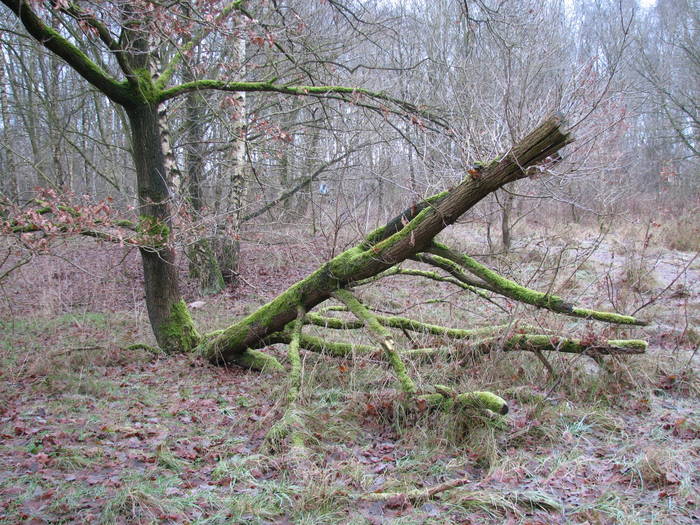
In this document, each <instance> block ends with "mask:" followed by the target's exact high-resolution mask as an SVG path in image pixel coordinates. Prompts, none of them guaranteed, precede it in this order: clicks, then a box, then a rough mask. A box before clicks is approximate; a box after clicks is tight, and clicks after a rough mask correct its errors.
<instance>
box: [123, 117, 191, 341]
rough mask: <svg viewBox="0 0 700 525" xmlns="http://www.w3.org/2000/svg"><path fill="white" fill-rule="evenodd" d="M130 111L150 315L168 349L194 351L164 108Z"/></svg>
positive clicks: (156, 333) (158, 337) (158, 339)
mask: <svg viewBox="0 0 700 525" xmlns="http://www.w3.org/2000/svg"><path fill="white" fill-rule="evenodd" d="M127 114H128V116H129V123H130V125H131V148H132V155H133V158H134V164H135V166H136V175H137V185H138V198H139V206H140V216H139V223H140V224H139V230H140V233H141V235H142V236H143V238H144V241H145V245H146V246H144V247H142V248H140V252H141V258H142V260H143V272H144V280H145V292H146V306H147V309H148V317H149V319H150V322H151V326H152V328H153V333H154V334H155V336H156V340H157V341H158V345H159V346H160V347H161V348H162V349H163V350H164V351H166V352H175V351H189V350H191V349H192V348H194V347H195V346H196V345H197V344H198V342H199V334H198V333H197V330H196V329H195V327H194V324H193V322H192V319H191V318H190V316H189V313H188V311H187V306H186V305H185V302H184V301H183V300H182V298H181V296H180V290H179V287H178V275H177V266H176V264H175V263H176V260H175V250H174V248H173V247H172V246H170V245H169V243H168V241H169V237H170V228H171V213H170V196H169V193H168V186H167V183H166V174H165V158H164V156H163V149H162V148H161V145H160V129H159V126H158V108H157V106H156V105H155V104H153V105H148V104H140V105H136V106H133V107H129V108H127Z"/></svg>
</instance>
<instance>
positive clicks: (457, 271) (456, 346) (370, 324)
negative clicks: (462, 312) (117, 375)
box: [4, 115, 647, 451]
mask: <svg viewBox="0 0 700 525" xmlns="http://www.w3.org/2000/svg"><path fill="white" fill-rule="evenodd" d="M571 140H572V138H571V136H570V134H569V132H568V131H567V129H566V124H565V122H564V121H563V119H562V117H561V116H559V115H554V116H551V117H550V118H548V119H546V120H545V121H544V122H543V123H542V124H541V125H540V126H538V127H537V128H536V129H535V130H534V131H532V132H531V133H530V134H529V135H528V136H526V137H525V138H524V139H523V140H521V141H520V142H519V143H518V144H516V145H515V146H513V148H512V149H511V150H510V151H509V152H508V153H506V154H505V155H503V156H502V157H501V158H500V159H497V160H495V161H493V162H491V163H490V164H488V165H484V166H481V167H479V168H478V169H473V170H469V171H468V172H467V175H466V177H465V178H464V179H463V180H462V182H461V183H460V184H459V185H457V186H455V187H454V188H451V189H449V190H447V191H444V192H442V193H439V194H437V195H434V196H432V197H430V198H428V199H425V200H424V201H423V202H420V203H416V204H415V205H413V206H411V207H409V208H407V209H406V210H404V211H403V212H402V213H400V214H399V215H398V216H396V217H395V218H394V219H392V220H391V221H389V222H388V223H387V224H385V225H384V226H383V227H380V228H378V229H376V230H374V231H373V232H371V233H370V234H369V235H367V236H366V237H365V238H364V239H363V240H362V241H361V242H360V243H359V244H358V245H356V246H354V247H353V248H351V249H349V250H346V251H345V252H343V253H341V254H339V255H338V256H336V257H334V258H333V259H331V260H329V261H327V262H326V263H325V264H323V265H322V266H320V267H319V268H318V269H317V270H316V271H314V272H312V273H311V274H310V275H309V276H307V277H306V278H305V279H302V280H300V281H298V282H297V283H295V284H294V285H292V286H291V287H290V288H288V289H287V290H285V291H284V292H282V293H281V294H279V295H278V296H277V297H276V298H275V299H273V300H272V301H270V302H269V303H267V304H266V305H264V306H262V307H260V308H259V309H258V310H256V311H255V312H253V313H251V314H250V315H248V316H247V317H245V318H244V319H242V320H240V321H238V322H236V323H234V324H232V325H231V326H229V327H228V328H226V329H224V330H219V331H216V332H213V333H210V334H206V335H200V334H199V333H198V332H197V331H196V330H195V329H194V328H193V327H194V323H193V321H192V319H191V318H190V315H189V312H188V310H187V306H186V305H185V303H184V301H182V300H181V301H179V302H178V303H177V304H176V308H175V311H176V312H177V315H173V316H171V317H170V323H171V324H173V326H168V327H166V329H168V330H172V332H173V333H177V334H182V333H186V334H188V337H190V338H191V339H192V346H193V347H194V351H196V352H199V353H200V354H201V355H203V356H204V357H206V358H207V359H208V360H210V361H211V362H213V363H217V364H236V365H240V366H244V367H248V368H253V369H265V368H267V369H269V370H278V371H282V370H284V368H283V367H282V365H281V364H280V363H279V362H278V361H277V359H276V358H275V357H273V356H272V355H270V354H269V353H265V352H262V351H260V349H261V348H264V347H267V346H270V345H274V344H286V345H288V347H289V352H288V359H289V362H290V365H291V372H290V388H289V393H288V396H287V402H288V408H287V411H286V412H285V414H284V416H283V417H282V418H281V419H280V421H279V422H278V424H276V425H275V426H274V427H273V428H272V429H271V431H270V434H269V438H270V439H269V441H270V442H271V443H279V442H280V441H281V440H283V439H284V438H286V437H287V436H288V435H291V440H292V444H293V445H294V446H296V447H298V448H299V449H300V451H301V450H303V438H302V437H301V436H302V434H301V432H300V431H299V428H300V425H301V420H300V416H299V411H298V409H297V407H296V403H297V400H298V397H299V393H300V388H301V357H300V351H301V350H307V351H312V352H321V353H324V354H326V355H328V356H334V357H340V358H351V357H353V356H356V355H358V354H359V355H366V356H371V357H376V356H383V358H384V359H385V360H386V361H387V363H388V365H389V366H390V367H391V369H392V370H393V372H394V375H395V376H396V379H397V382H398V385H399V388H400V391H401V393H402V396H403V399H406V400H409V401H410V402H413V403H416V404H417V405H418V406H419V407H426V406H427V407H433V408H438V409H442V410H461V409H477V410H480V409H486V410H489V411H491V412H494V413H497V414H505V413H506V412H507V411H508V406H507V404H506V402H505V400H503V399H502V398H500V397H499V396H497V395H494V394H493V393H491V392H464V393H459V392H455V391H453V390H452V389H451V388H450V387H448V386H444V385H420V384H416V382H415V381H414V380H413V379H412V378H411V377H410V374H409V373H408V370H407V367H406V364H405V361H406V360H407V359H435V358H442V357H444V356H446V355H448V354H459V353H462V354H463V353H472V354H485V353H489V352H491V351H492V350H493V349H496V348H497V349H500V350H503V351H508V352H510V351H527V352H532V353H534V354H535V356H536V357H537V358H538V359H539V360H540V361H541V362H542V363H543V365H544V366H545V367H546V368H547V370H548V371H549V372H550V373H551V374H554V373H555V372H554V370H553V367H552V366H551V364H550V363H549V361H548V360H547V358H546V357H545V355H544V352H561V353H572V354H581V355H584V356H588V357H590V358H592V359H594V360H595V361H596V362H597V363H598V364H599V365H601V366H603V367H605V364H604V362H603V361H602V359H603V356H608V355H629V354H639V353H643V352H644V351H645V350H646V346H647V344H646V342H644V341H640V340H634V339H632V340H599V339H597V338H593V337H586V338H583V339H573V338H567V337H564V336H561V335H558V334H552V333H541V332H542V330H540V329H538V328H536V327H530V326H527V325H522V324H518V323H515V324H510V325H502V326H490V327H481V328H449V327H445V326H441V325H437V324H428V323H424V322H420V321H417V320H414V319H410V318H408V317H402V316H395V315H394V316H387V315H383V314H381V313H378V312H375V311H374V310H373V309H372V308H371V307H369V306H367V305H365V304H363V302H362V301H361V300H360V299H359V297H358V294H357V291H358V290H359V289H361V288H362V287H363V286H366V285H369V284H372V283H375V282H377V281H379V280H381V279H386V278H390V277H392V276H396V275H405V276H410V277H413V278H423V279H430V280H433V281H437V282H442V283H448V284H451V285H453V286H455V287H458V288H460V289H461V290H465V291H468V292H470V293H474V294H475V295H476V296H478V297H480V298H483V299H485V300H489V301H492V302H493V298H494V297H498V296H501V297H505V298H508V299H509V300H513V301H518V302H521V303H524V304H528V305H531V306H534V307H537V308H542V309H545V310H549V311H552V312H555V313H558V314H562V315H566V316H572V317H576V318H582V319H588V320H594V321H601V322H606V323H613V324H618V325H628V326H641V325H645V324H646V323H645V322H644V321H642V320H639V319H637V318H635V317H632V316H627V315H621V314H617V313H612V312H601V311H596V310H591V309H586V308H581V307H577V306H575V305H573V304H570V303H569V302H567V301H565V300H564V299H562V298H560V297H557V296H555V295H551V294H548V293H542V292H539V291H536V290H533V289H530V288H527V287H524V286H521V285H519V284H518V283H516V282H514V281H512V280H509V279H507V278H505V277H503V276H501V275H499V274H498V273H497V272H495V271H494V270H492V269H490V268H488V267H487V266H485V265H484V264H482V263H480V262H478V261H476V260H475V259H473V258H472V257H470V256H469V255H467V254H463V253H459V252H458V251H456V250H454V249H452V248H450V247H449V246H446V245H445V244H443V243H440V242H438V241H436V240H435V237H436V236H437V234H439V233H440V232H441V231H443V230H444V229H445V228H447V227H448V226H450V225H451V224H453V223H454V222H455V221H456V220H457V219H458V218H459V217H460V216H462V215H463V214H464V213H465V212H467V211H468V210H469V209H470V208H472V207H473V206H474V205H475V204H476V203H478V202H479V201H480V200H481V199H483V198H484V197H485V196H487V195H488V194H489V193H491V192H493V191H495V190H497V189H498V188H500V187H501V186H503V185H504V184H507V183H509V182H512V181H515V180H517V179H521V178H525V177H528V176H530V175H531V174H532V173H541V172H542V170H541V165H542V164H543V163H547V162H552V159H553V158H555V157H554V155H555V154H557V156H556V159H559V158H560V157H559V156H558V153H557V152H558V151H559V150H560V149H562V148H563V147H564V146H566V145H567V144H568V143H569V142H571ZM36 202H37V205H39V207H38V208H36V209H34V210H32V211H31V212H30V213H28V214H25V215H24V216H23V218H22V219H21V220H19V219H14V220H11V221H6V222H5V227H4V229H5V230H6V231H9V232H12V233H15V234H24V235H26V234H29V233H31V232H43V233H45V234H47V232H49V233H48V234H55V233H56V232H65V233H68V234H76V233H82V234H84V235H87V236H90V237H95V238H98V239H101V240H108V241H109V240H111V241H118V242H122V243H123V242H125V237H124V235H122V234H114V233H113V231H114V229H115V228H121V229H126V230H127V231H129V232H130V234H131V237H128V238H127V241H126V242H130V243H132V244H134V245H135V246H138V247H139V248H141V250H148V249H149V248H148V246H150V245H151V244H154V243H155V244H156V245H157V246H156V247H159V246H161V244H162V243H163V242H165V241H164V239H162V238H161V236H158V235H156V233H154V232H151V231H150V230H151V229H153V228H150V229H149V228H148V225H145V226H144V225H143V224H133V223H128V222H125V221H117V220H113V219H111V218H110V217H103V216H102V215H100V213H98V212H97V211H95V210H91V211H89V212H86V211H85V209H81V208H78V207H73V206H70V205H66V204H55V203H54V204H51V205H47V203H46V202H45V201H42V200H37V201H36ZM104 209H105V206H99V207H98V211H100V210H104ZM47 216H53V220H51V219H49V218H47ZM88 219H90V220H88ZM407 260H411V261H415V262H417V263H420V264H422V265H424V266H426V267H428V268H429V269H416V268H403V267H401V266H400V265H401V263H403V262H404V261H407ZM329 299H333V300H335V301H336V302H339V303H340V306H338V305H333V306H326V307H324V308H323V309H322V310H321V309H319V311H317V312H313V311H312V310H313V309H314V308H316V307H318V306H319V305H321V304H322V303H324V302H326V301H328V300H329ZM339 310H342V311H345V312H346V313H348V314H352V315H353V316H354V320H348V319H347V318H343V319H341V318H338V317H334V316H333V315H332V312H333V311H339ZM309 325H314V326H316V327H323V328H326V329H330V330H356V329H362V328H364V329H366V330H367V331H368V332H369V334H370V335H371V337H372V339H373V340H374V342H375V343H376V346H373V345H362V344H354V343H350V342H342V341H341V342H339V341H337V340H330V339H328V340H327V339H324V338H323V337H319V336H316V335H310V334H308V333H304V327H305V326H309ZM188 327H192V329H190V328H188ZM392 330H401V331H403V333H404V334H406V335H408V334H409V332H413V333H423V334H427V335H430V336H434V337H435V338H436V339H437V342H436V344H435V345H433V346H434V347H432V348H411V349H401V348H398V347H397V345H396V342H395V340H394V336H393V334H392ZM408 337H409V340H410V335H409V336H408ZM444 341H451V343H448V344H445V342H444Z"/></svg>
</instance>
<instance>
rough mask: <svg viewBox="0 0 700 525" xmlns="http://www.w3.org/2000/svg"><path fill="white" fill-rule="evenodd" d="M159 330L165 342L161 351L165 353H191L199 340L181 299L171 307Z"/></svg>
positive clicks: (188, 312)
mask: <svg viewBox="0 0 700 525" xmlns="http://www.w3.org/2000/svg"><path fill="white" fill-rule="evenodd" d="M160 330H161V333H162V335H163V336H164V338H163V340H165V341H167V348H164V349H163V350H165V351H166V352H171V351H185V352H189V351H192V350H194V349H195V347H196V346H197V345H198V344H199V342H200V340H201V336H200V335H199V333H198V332H197V329H196V328H195V326H194V321H193V320H192V317H191V316H190V311H189V310H188V308H187V305H186V304H185V301H184V300H182V299H180V300H179V301H178V302H177V303H175V304H174V305H173V306H172V308H171V310H170V317H169V319H168V320H167V322H165V323H164V324H163V325H162V326H161V328H160Z"/></svg>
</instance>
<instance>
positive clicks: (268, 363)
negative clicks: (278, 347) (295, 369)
mask: <svg viewBox="0 0 700 525" xmlns="http://www.w3.org/2000/svg"><path fill="white" fill-rule="evenodd" d="M232 362H233V363H234V364H237V365H239V366H242V367H243V368H250V369H251V370H260V371H265V372H283V371H284V367H283V366H282V365H281V364H280V362H279V361H278V360H277V359H276V358H275V357H274V356H272V355H270V354H266V353H265V352H260V351H259V350H251V349H248V350H246V351H245V352H243V353H240V354H238V355H236V357H235V358H234V359H233V360H232Z"/></svg>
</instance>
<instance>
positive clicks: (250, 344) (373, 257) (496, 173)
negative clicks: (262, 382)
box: [199, 115, 572, 363]
mask: <svg viewBox="0 0 700 525" xmlns="http://www.w3.org/2000/svg"><path fill="white" fill-rule="evenodd" d="M571 140H572V139H571V137H570V135H569V132H568V131H567V130H566V129H565V123H564V122H563V120H562V118H561V116H559V115H554V116H552V117H550V118H548V119H546V120H545V121H544V122H543V123H542V124H541V125H540V126H538V127H537V128H536V129H535V130H534V131H533V132H532V133H530V134H529V135H527V136H526V137H525V138H524V139H523V140H521V141H520V142H519V143H518V144H516V145H515V146H513V148H512V149H511V150H510V151H509V152H508V154H506V155H504V156H503V158H502V159H501V160H500V161H498V162H495V163H493V164H491V165H489V166H488V167H485V168H483V169H481V170H479V171H478V176H475V175H473V174H468V175H467V176H466V177H465V178H464V180H462V182H461V183H460V184H459V185H457V186H456V187H454V188H452V189H451V190H449V191H446V192H442V193H440V194H438V195H435V196H433V197H431V198H430V199H427V200H426V201H424V202H422V203H418V204H417V205H414V206H412V207H410V208H408V209H406V210H405V211H404V212H403V213H401V214H399V215H398V216H397V217H396V218H395V219H393V220H392V221H389V223H387V224H386V225H385V226H383V227H381V228H378V229H377V230H375V231H374V232H372V233H370V234H369V235H368V236H367V237H366V238H365V240H364V241H363V242H362V243H360V244H359V245H358V246H355V247H353V248H351V249H349V250H346V251H345V252H343V253H341V254H340V255H338V256H336V257H334V258H333V259H332V260H330V261H328V262H327V263H325V264H324V265H322V266H321V267H320V268H318V269H317V270H316V271H315V272H313V273H312V274H311V275H309V276H308V277H306V278H305V279H303V280H301V281H299V282H297V283H296V284H294V285H293V286H291V287H290V288H289V289H287V290H286V291H285V292H283V293H282V294H280V295H279V296H277V297H276V298H275V299H273V300H272V301H271V302H269V303H267V304H266V305H264V306H262V307H261V308H259V309H258V310H257V311H255V312H253V313H252V314H250V315H249V316H247V317H246V318H244V319H243V320H241V321H240V322H238V323H236V324H234V325H232V326H230V327H229V328H227V329H226V330H224V331H223V332H222V333H221V334H220V335H218V336H216V337H214V338H213V339H211V340H208V341H206V342H204V343H203V344H202V345H200V347H199V350H200V351H201V352H202V353H203V354H204V355H205V356H206V357H207V358H208V359H210V360H211V361H213V362H218V363H228V362H237V361H238V359H237V358H238V356H240V355H241V354H242V353H243V352H245V351H246V350H247V349H249V348H260V347H261V346H263V345H264V344H265V340H266V338H268V337H269V336H271V335H272V334H274V333H276V332H279V331H281V330H283V329H284V327H285V326H286V325H287V323H289V322H291V321H292V320H293V319H294V318H295V317H296V310H297V307H298V306H303V307H304V308H305V309H306V310H307V311H309V310H311V309H312V308H313V307H315V306H317V305H318V304H320V303H321V302H323V301H325V300H326V299H328V298H329V297H330V296H331V294H333V293H334V292H335V291H336V290H339V289H342V288H346V287H347V286H348V285H350V284H352V283H353V282H358V281H362V280H363V279H367V278H369V277H373V276H375V275H377V274H379V273H381V272H383V271H385V270H387V269H389V268H391V267H392V266H394V265H396V264H398V263H400V262H402V261H404V260H405V259H407V258H409V257H411V256H413V255H414V254H417V253H420V252H423V251H425V250H426V249H428V248H429V247H430V246H431V245H432V243H433V239H434V237H435V236H436V235H437V234H438V233H440V232H441V231H442V230H444V229H445V228H446V227H447V226H449V225H451V224H453V223H454V222H455V221H456V220H457V219H458V218H459V217H460V216H462V214H464V213H465V212H466V211H467V210H469V209H470V208H472V207H473V206H474V205H475V204H476V203H478V202H479V201H480V200H481V199H483V198H484V197H486V196H487V195H489V194H490V193H492V192H493V191H495V190H497V189H498V188H500V187H502V186H503V185H504V184H507V183H509V182H513V181H515V180H518V179H521V178H524V177H526V176H527V175H528V168H529V167H530V166H533V165H536V164H537V163H539V162H542V161H544V160H545V159H547V158H548V157H549V156H551V155H553V154H554V153H556V152H557V151H558V150H560V149H561V148H563V147H564V146H565V145H566V144H568V143H569V142H571Z"/></svg>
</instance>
